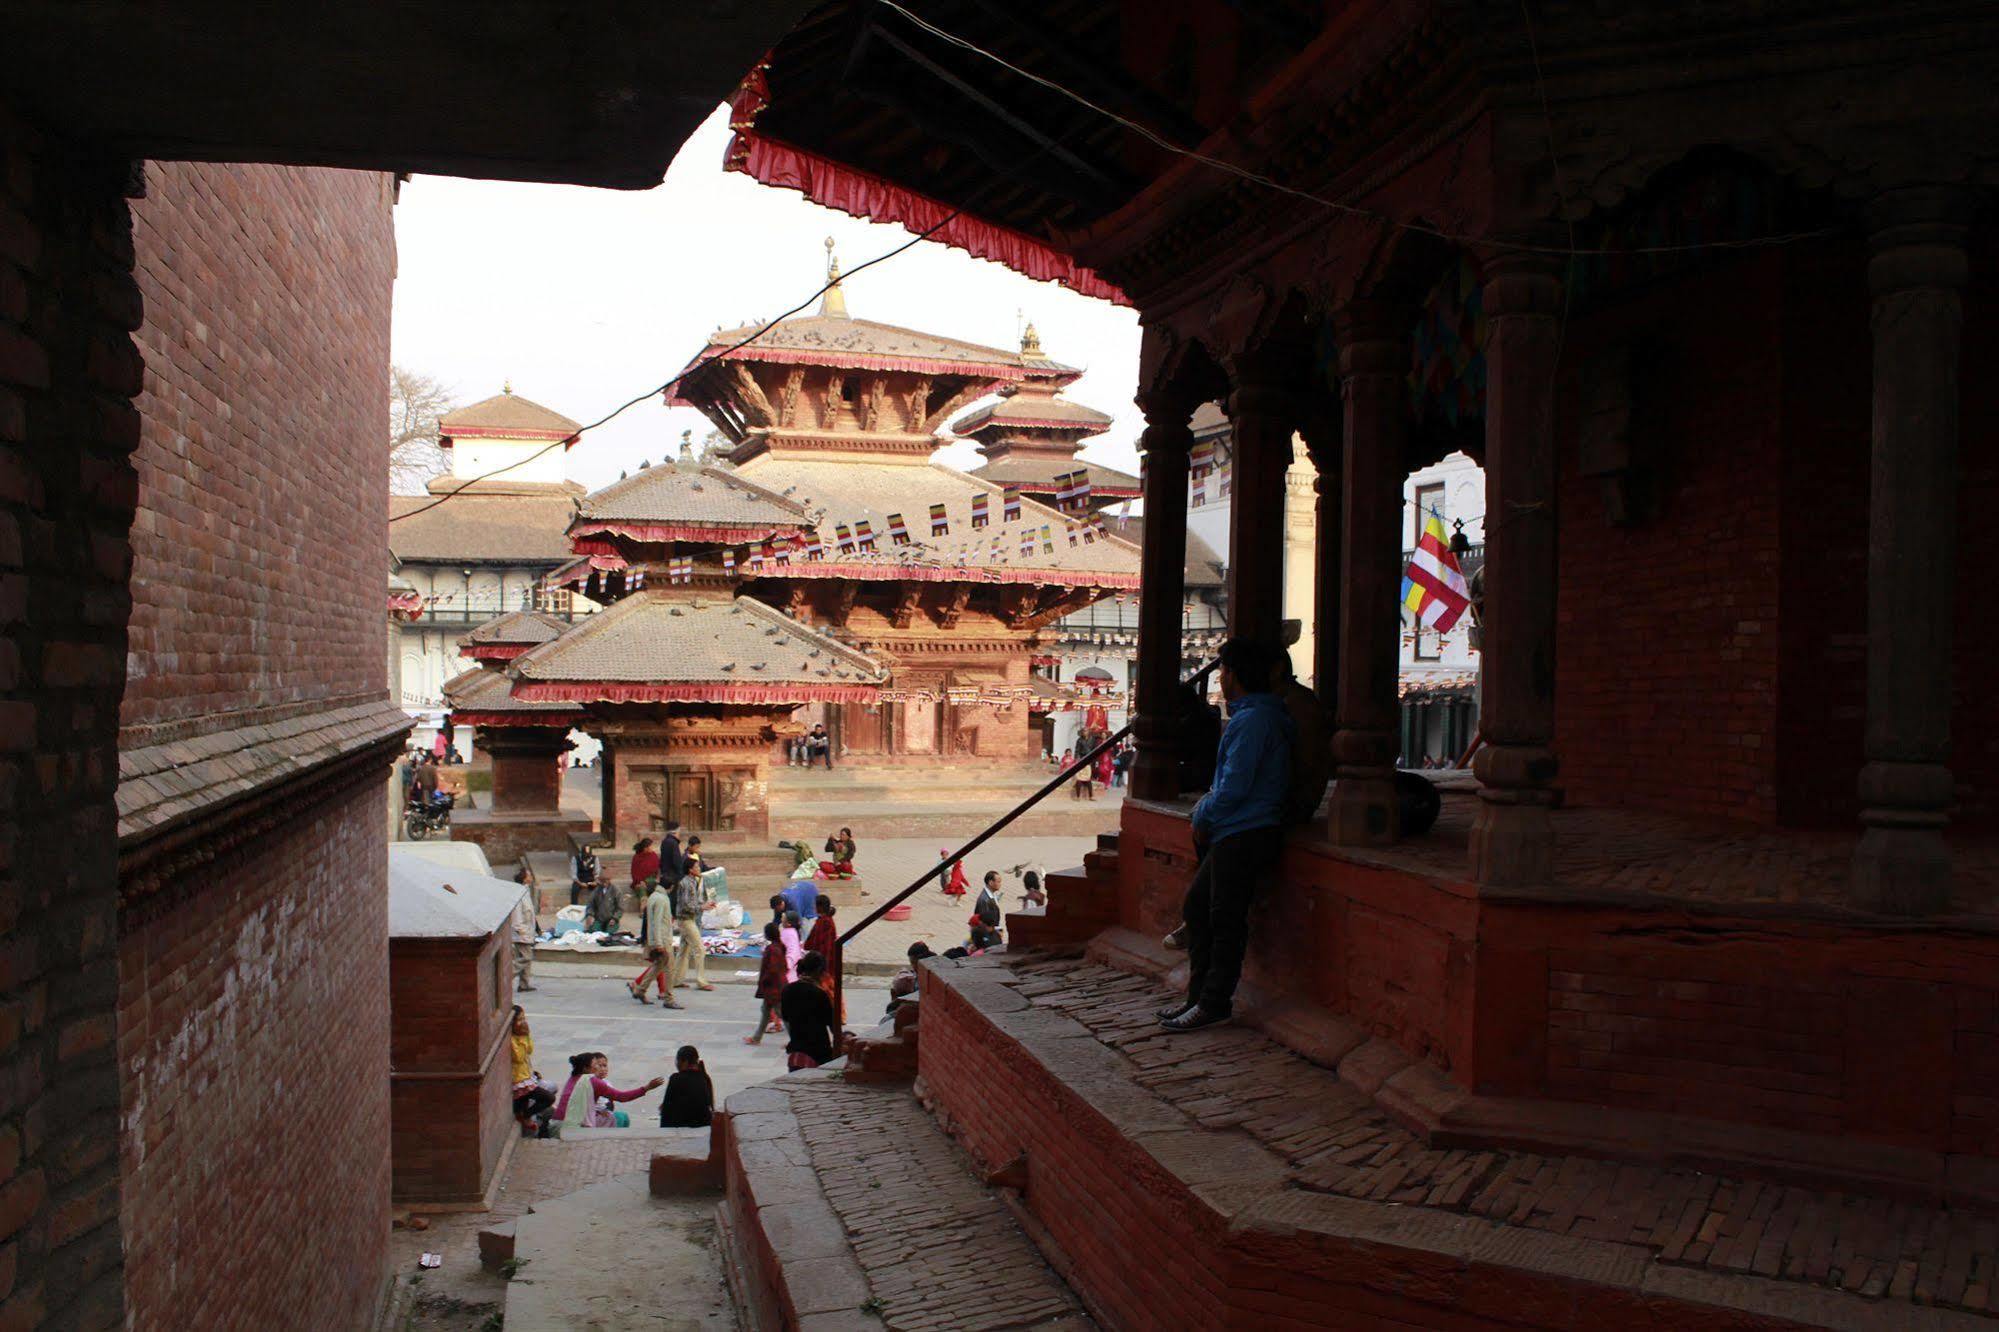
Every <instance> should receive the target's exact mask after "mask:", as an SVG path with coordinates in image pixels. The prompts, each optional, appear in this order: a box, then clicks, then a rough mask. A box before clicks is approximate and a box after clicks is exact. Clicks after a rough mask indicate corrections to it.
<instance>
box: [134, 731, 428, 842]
mask: <svg viewBox="0 0 1999 1332" xmlns="http://www.w3.org/2000/svg"><path fill="white" fill-rule="evenodd" d="M409 728H410V719H409V717H408V716H406V715H405V714H404V713H403V711H402V710H401V709H400V708H397V707H395V706H394V705H392V704H390V703H389V702H388V700H386V699H381V700H376V701H373V702H368V703H355V704H351V705H349V706H346V707H338V708H334V709H332V710H330V711H319V712H303V713H300V714H299V715H297V716H295V717H285V718H281V719H279V720H276V721H269V722H259V723H256V724H253V725H246V726H238V727H234V728H232V729H230V730H226V731H211V732H208V733H207V734H205V735H197V736H192V737H190V738H188V739H185V740H173V741H167V742H164V743H161V744H155V745H145V746H142V747H138V748H131V749H121V750H120V751H119V754H118V837H119V840H121V841H130V840H131V839H133V838H135V837H139V836H142V835H146V834H150V833H154V832H158V831H161V830H163V829H165V828H166V827H168V826H170V825H172V824H175V823H180V822H184V821H186V820H188V819H191V818H194V817H196V816H198V815H200V814H203V813H205V812H206V811H208V810H209V809H211V808H214V807H217V806H220V805H224V804H227V803H228V802H229V801H231V800H233V799H235V798H237V797H239V796H244V795H248V794H250V793H251V792H253V791H256V790H258V789H259V788H261V787H265V786H269V785H271V784H272V783H274V782H278V781H282V780H284V779H285V778H288V777H293V776H297V775H298V774H301V773H304V772H307V771H309V770H311V769H313V768H316V767H318V766H320V765H321V764H324V763H329V762H332V761H333V760H335V759H338V758H341V757H343V756H344V755H347V754H350V753H353V752H354V751H355V750H357V749H362V748H366V747H367V746H370V745H376V744H383V743H386V742H388V741H391V740H394V739H395V738H397V737H398V736H401V735H404V734H407V733H408V731H409Z"/></svg>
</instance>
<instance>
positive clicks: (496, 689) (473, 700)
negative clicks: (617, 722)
mask: <svg viewBox="0 0 1999 1332" xmlns="http://www.w3.org/2000/svg"><path fill="white" fill-rule="evenodd" d="M513 688H514V682H513V680H512V679H511V678H509V677H508V675H507V674H506V672H504V671H498V670H492V669H490V668H488V667H485V666H474V667H473V668H472V669H471V670H469V671H461V672H459V673H458V674H457V675H454V676H452V677H451V678H450V679H449V680H446V681H445V682H444V689H443V693H444V701H445V704H446V705H447V706H449V707H450V708H451V710H452V711H454V712H468V713H469V712H480V713H497V712H517V713H521V714H523V715H538V716H544V717H559V716H563V715H565V714H574V713H581V712H582V711H583V709H581V708H579V707H577V706H576V705H575V704H574V703H563V702H552V701H550V700H547V699H533V698H515V697H514V696H513Z"/></svg>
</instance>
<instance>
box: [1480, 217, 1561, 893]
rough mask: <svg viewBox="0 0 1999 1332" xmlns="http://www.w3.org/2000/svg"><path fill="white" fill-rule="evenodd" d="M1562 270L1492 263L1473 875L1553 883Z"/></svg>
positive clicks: (1548, 262)
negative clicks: (1480, 738)
mask: <svg viewBox="0 0 1999 1332" xmlns="http://www.w3.org/2000/svg"><path fill="white" fill-rule="evenodd" d="M1557 271H1558V269H1557V265H1556V261H1554V260H1552V259H1550V258H1549V257H1547V256H1545V255H1540V254H1506V255H1501V256H1500V257H1498V258H1495V259H1492V260H1490V261H1488V262H1487V264H1486V266H1485V290H1484V298H1485V314H1486V319H1487V323H1488V328H1489V333H1488V336H1487V339H1486V346H1485V375H1486V390H1485V496H1486V500H1485V503H1486V523H1485V551H1486V557H1485V574H1484V584H1485V606H1484V617H1483V619H1482V620H1481V622H1480V623H1481V626H1482V629H1481V644H1482V647H1481V653H1482V656H1483V661H1482V663H1481V670H1480V676H1481V681H1482V688H1483V698H1482V707H1481V724H1482V726H1483V729H1484V731H1485V738H1486V745H1485V748H1483V749H1481V750H1480V751H1479V753H1478V758H1477V760H1476V762H1475V765H1474V766H1475V770H1476V772H1477V773H1478V780H1479V793H1478V794H1479V807H1478V819H1477V822H1476V823H1475V824H1474V825H1473V827H1472V837H1471V873H1472V878H1473V880H1474V881H1475V882H1477V883H1480V884H1490V885H1493V886H1529V885H1534V884H1542V883H1546V882H1547V881H1548V880H1549V878H1550V877H1551V875H1552V873H1553V867H1554V828H1553V825H1552V823H1551V822H1550V820H1549V813H1548V811H1549V809H1550V807H1551V806H1552V804H1553V802H1554V790H1553V787H1554V780H1555V772H1556V763H1555V755H1554V752H1553V750H1552V749H1551V748H1550V746H1551V745H1552V743H1553V740H1554V727H1555V422H1554V408H1555V384H1554V376H1555V358H1556V353H1557V350H1558V344H1559V341H1560V336H1561V335H1560V329H1559V325H1558V320H1559V318H1560V314H1561V304H1562V296H1561V282H1560V281H1559V279H1558V278H1557V276H1556V274H1557Z"/></svg>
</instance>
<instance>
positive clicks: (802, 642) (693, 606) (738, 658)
mask: <svg viewBox="0 0 1999 1332" xmlns="http://www.w3.org/2000/svg"><path fill="white" fill-rule="evenodd" d="M509 673H510V674H511V675H512V676H513V677H514V679H515V680H516V682H517V683H516V684H515V690H516V691H517V692H518V691H520V690H521V688H522V687H523V686H532V685H535V684H553V683H560V682H572V683H591V684H598V683H608V684H715V685H746V686H760V685H761V686H770V685H778V686H805V687H807V688H813V687H826V688H829V689H831V688H837V687H843V686H844V687H850V688H851V687H855V686H872V685H876V684H879V683H880V681H881V679H882V674H883V673H882V670H881V668H880V667H879V666H877V665H876V664H875V662H874V661H873V660H872V659H870V658H868V657H866V656H864V655H863V654H861V653H859V652H856V651H854V650H853V649H852V648H850V647H847V646H845V645H844V644H842V643H840V642H838V641H836V640H834V639H832V638H829V637H827V636H826V635H824V634H821V633H819V632H817V631H816V630H813V629H810V628H808V627H807V626H805V625H802V624H800V623H799V622H798V621H796V620H794V619H792V618H791V617H790V616H788V615H786V614H784V613H783V612H782V611H778V610H774V609H772V608H771V607H769V606H766V605H764V604H762V603H761V602H758V601H755V600H753V599H750V598H747V597H745V598H738V599H719V598H715V597H701V596H690V595H688V594H686V593H684V592H680V591H676V590H673V589H668V588H653V589H648V590H646V591H644V592H639V593H636V594H634V595H632V596H628V597H626V598H624V599H623V600H622V601H619V602H618V603H617V604H616V605H615V606H612V607H611V608H610V609H609V610H606V611H600V612H599V613H597V614H595V615H588V616H585V617H584V618H583V619H581V620H579V621H577V622H576V624H575V625H574V626H572V627H571V628H570V630H569V632H568V633H566V634H564V635H563V636H562V637H561V638H558V639H556V640H555V641H554V642H553V643H545V644H543V645H542V646H541V647H538V648H536V649H534V650H533V651H532V652H529V653H527V654H525V655H523V656H520V657H517V658H515V659H514V661H513V663H512V664H511V666H510V667H509Z"/></svg>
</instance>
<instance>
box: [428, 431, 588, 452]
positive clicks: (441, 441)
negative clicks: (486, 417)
mask: <svg viewBox="0 0 1999 1332" xmlns="http://www.w3.org/2000/svg"><path fill="white" fill-rule="evenodd" d="M578 438H580V436H578V435H577V433H576V432H575V431H569V432H566V433H565V432H564V431H561V430H503V429H501V428H499V427H497V426H461V427H459V428H458V429H456V430H453V431H449V432H448V433H444V434H440V435H439V436H438V437H437V447H439V448H440V449H448V448H450V447H451V441H452V440H454V439H559V440H561V441H562V443H563V446H564V447H565V448H574V447H576V441H577V439H578Z"/></svg>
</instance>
